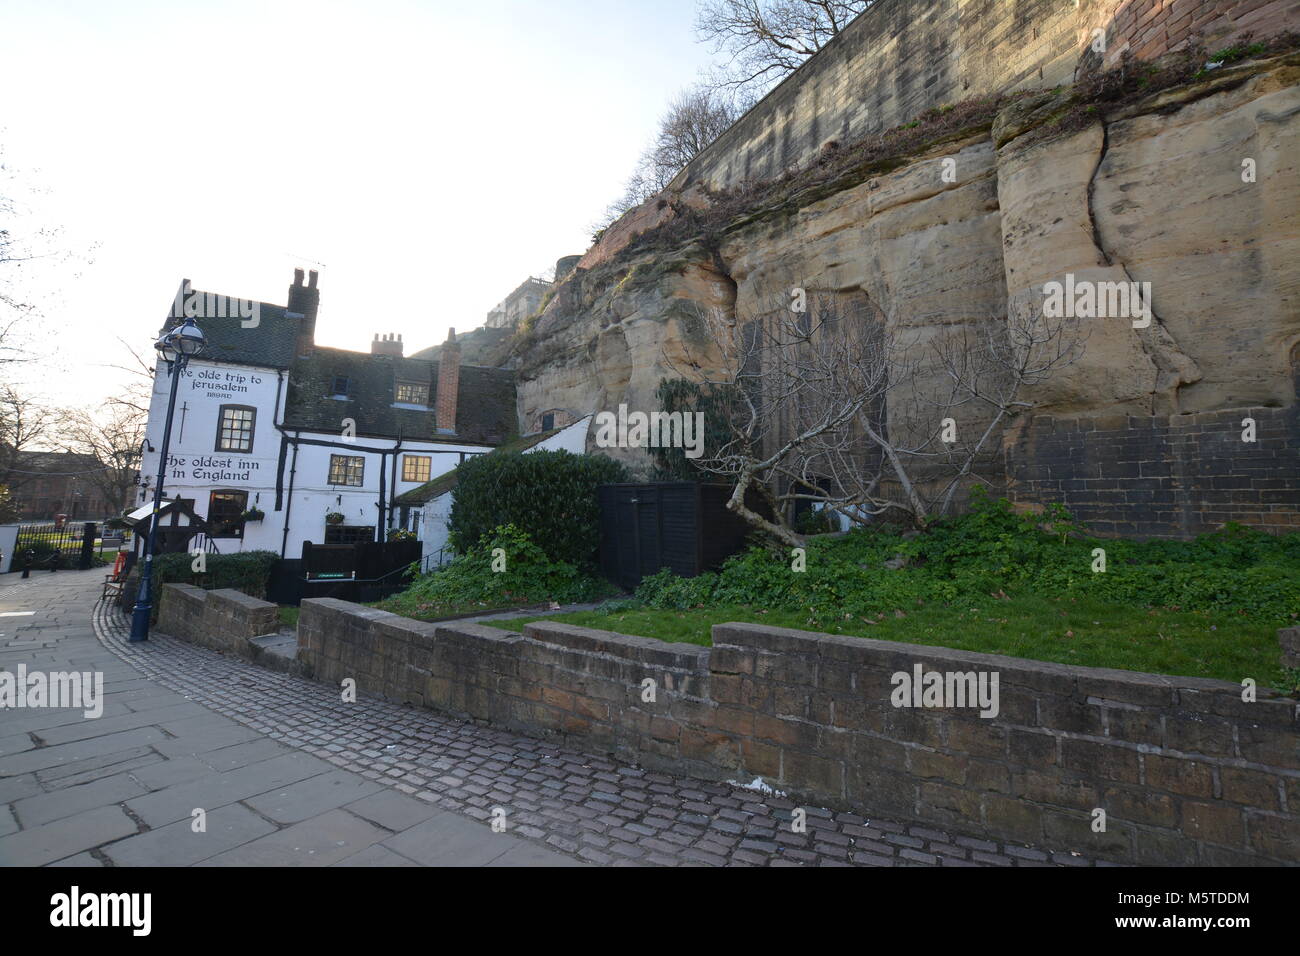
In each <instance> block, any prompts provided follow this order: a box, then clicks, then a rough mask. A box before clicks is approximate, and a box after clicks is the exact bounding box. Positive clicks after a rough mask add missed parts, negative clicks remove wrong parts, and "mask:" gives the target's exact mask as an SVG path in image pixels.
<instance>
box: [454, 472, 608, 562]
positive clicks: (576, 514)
mask: <svg viewBox="0 0 1300 956" xmlns="http://www.w3.org/2000/svg"><path fill="white" fill-rule="evenodd" d="M456 475H457V478H456V490H455V491H453V492H452V504H451V516H450V518H449V519H448V523H447V527H448V531H449V537H450V541H451V545H452V547H453V548H455V549H456V551H457V552H465V551H468V550H469V549H470V548H472V547H474V546H475V545H476V544H477V543H478V542H479V541H480V540H481V539H482V538H483V536H484V535H487V534H490V533H491V532H492V531H493V530H494V529H496V528H498V527H500V526H502V525H514V526H515V527H516V528H517V529H518V530H519V531H521V532H523V533H524V534H525V535H527V536H528V538H530V539H531V540H532V541H533V542H536V544H537V545H538V546H540V547H541V548H542V550H543V551H545V553H546V554H547V555H548V556H549V557H550V558H551V559H552V560H554V561H557V562H561V563H565V564H572V565H575V566H576V567H579V568H583V569H591V568H593V567H594V566H595V562H596V550H597V548H598V547H599V545H600V508H599V506H598V504H597V502H596V486H597V485H603V484H608V483H611V482H618V481H627V480H628V475H627V469H626V468H624V467H623V465H621V464H620V463H619V462H616V461H614V460H613V459H612V458H606V457H605V456H603V455H573V454H570V453H569V452H566V451H538V452H531V453H528V454H522V453H518V452H509V453H501V452H494V453H493V454H490V455H480V456H478V457H475V458H470V459H468V460H466V461H465V462H464V463H463V464H461V466H460V467H459V468H458V469H457V470H456Z"/></svg>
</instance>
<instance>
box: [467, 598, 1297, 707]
mask: <svg viewBox="0 0 1300 956" xmlns="http://www.w3.org/2000/svg"><path fill="white" fill-rule="evenodd" d="M898 610H899V611H901V612H902V613H903V615H904V616H903V617H897V616H895V613H891V614H887V615H882V616H880V617H879V618H877V619H876V622H875V623H872V624H868V623H867V620H869V619H868V618H861V617H853V618H851V619H848V620H843V621H841V622H838V623H829V624H825V625H823V626H817V625H816V624H815V623H814V621H813V620H811V619H810V618H809V616H808V614H807V613H806V612H800V611H791V610H780V609H775V610H763V609H761V608H755V607H752V606H746V605H724V606H721V607H710V608H690V609H687V610H680V611H675V610H667V609H661V608H649V607H645V606H641V605H632V606H622V607H618V606H616V607H614V608H612V609H609V610H594V611H579V612H576V613H573V614H560V615H554V616H544V615H535V616H529V617H523V618H515V619H511V620H505V621H492V622H488V623H490V624H491V626H492V627H499V628H503V629H506V630H513V631H522V630H523V626H524V624H526V623H528V622H530V621H536V620H552V621H563V622H566V623H569V624H577V625H581V626H583V627H594V628H599V629H601V630H606V631H617V632H619V633H621V634H630V635H633V636H636V637H653V638H657V639H658V640H661V641H670V642H674V643H677V642H680V643H687V644H699V645H703V646H706V647H707V646H709V645H710V644H711V643H712V641H711V639H710V633H711V632H710V628H712V626H713V625H714V624H724V623H726V622H728V621H742V622H747V623H756V624H770V625H772V626H774V627H792V628H799V629H803V630H816V631H820V632H823V633H830V634H845V635H852V636H855V637H871V638H877V639H879V640H885V641H900V642H903V643H909V644H925V645H929V646H934V647H951V648H956V649H959V650H967V651H982V652H984V653H986V654H1005V655H1007V656H1010V657H1025V658H1029V659H1031V660H1036V661H1052V662H1055V663H1058V664H1078V665H1083V666H1087V667H1116V668H1121V669H1124V670H1134V671H1147V672H1151V673H1157V674H1177V675H1182V676H1186V677H1214V678H1219V679H1222V680H1229V681H1234V682H1236V681H1240V680H1241V679H1242V678H1243V677H1254V678H1255V679H1256V680H1258V681H1260V682H1261V684H1262V683H1265V682H1268V683H1270V684H1272V685H1275V686H1279V687H1280V686H1281V683H1282V680H1283V675H1282V673H1281V668H1280V667H1279V665H1278V663H1277V658H1278V644H1277V636H1276V632H1275V631H1274V630H1272V629H1271V628H1268V627H1262V626H1260V625H1259V624H1258V623H1252V622H1250V621H1247V620H1246V619H1244V618H1243V617H1242V616H1241V615H1235V614H1230V613H1224V612H1217V613H1216V612H1209V611H1182V610H1179V611H1175V610H1171V609H1168V608H1150V609H1140V608H1130V607H1122V606H1117V605H1115V604H1114V603H1113V602H1109V601H1101V600H1096V599H1089V598H1083V597H1058V598H1051V597H1041V596H1036V595H1022V596H1020V597H1015V598H1009V599H1006V600H1003V599H994V598H990V599H989V600H988V601H986V602H980V603H979V604H978V605H974V604H972V605H970V606H953V605H926V606H921V607H914V608H911V609H908V610H903V609H901V608H900V609H898Z"/></svg>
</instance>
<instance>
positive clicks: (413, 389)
mask: <svg viewBox="0 0 1300 956" xmlns="http://www.w3.org/2000/svg"><path fill="white" fill-rule="evenodd" d="M394 400H395V401H396V402H397V403H398V404H399V405H428V404H429V386H428V385H418V384H416V383H415V382H398V383H397V389H396V395H395V399H394Z"/></svg>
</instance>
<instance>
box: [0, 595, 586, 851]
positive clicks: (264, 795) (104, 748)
mask: <svg viewBox="0 0 1300 956" xmlns="http://www.w3.org/2000/svg"><path fill="white" fill-rule="evenodd" d="M102 573H103V572H102V571H85V572H58V573H57V574H54V575H49V576H48V577H33V578H30V579H28V580H27V581H23V582H21V583H18V582H16V581H15V578H16V577H17V576H15V575H6V576H5V577H4V578H0V615H4V616H0V669H3V670H8V671H11V672H12V671H14V670H16V668H17V667H18V665H20V664H22V665H25V666H26V668H27V669H28V671H29V672H30V671H33V670H41V671H44V672H51V671H83V672H84V671H93V672H98V673H99V674H100V675H102V677H103V681H104V700H103V714H102V715H101V716H100V717H98V718H88V717H86V716H85V712H84V710H81V709H76V708H45V707H39V708H38V707H33V708H18V709H4V710H0V866H96V867H97V866H191V865H222V866H303V865H306V866H328V865H333V864H339V865H349V866H353V865H360V866H392V865H398V866H420V865H458V866H476V865H489V864H495V863H498V862H501V861H504V862H503V864H502V865H535V866H548V865H571V864H572V863H573V862H574V861H573V860H572V858H570V857H568V856H565V855H563V854H561V853H558V852H556V851H555V850H552V849H548V848H545V847H538V846H536V845H532V844H529V843H528V842H526V841H524V840H521V839H519V838H518V837H516V836H513V835H511V834H509V833H508V832H507V833H494V832H493V831H492V830H491V828H490V827H488V826H485V825H483V824H481V823H477V822H474V821H470V820H468V819H467V818H465V817H461V816H459V815H456V814H451V813H448V812H447V811H445V810H441V809H439V808H437V807H434V806H431V805H430V804H428V803H427V802H423V801H420V800H417V799H414V798H412V797H410V796H407V795H404V794H399V793H396V792H394V791H392V790H391V789H389V788H388V787H387V786H386V785H385V784H384V783H379V782H376V781H374V780H370V779H367V778H366V777H364V776H363V775H361V774H360V773H357V772H356V771H352V770H345V769H340V768H339V767H336V766H335V765H333V764H331V763H329V762H328V761H326V760H323V759H321V758H320V757H317V756H312V755H310V754H308V753H305V752H303V751H302V750H301V749H298V748H294V747H292V746H289V745H288V744H286V743H282V742H280V741H277V740H274V739H271V738H270V737H269V736H267V735H266V734H265V733H264V732H260V731H257V730H253V729H250V728H249V727H247V726H245V725H243V724H241V723H239V722H237V721H235V720H233V719H231V718H230V717H229V716H226V715H223V714H220V713H217V712H216V711H214V710H212V709H211V708H210V707H208V706H205V705H204V704H202V703H199V702H198V701H196V700H195V699H194V698H193V697H192V696H190V695H187V694H185V693H181V692H178V691H177V690H175V689H171V688H168V687H165V686H162V685H161V684H160V683H158V682H157V681H155V680H153V679H151V678H149V677H146V676H144V675H142V673H141V672H140V671H139V670H138V669H137V668H136V667H134V666H133V665H131V664H130V663H128V662H127V661H125V660H124V659H123V657H122V655H121V654H120V653H116V652H114V651H113V650H112V649H111V648H110V647H108V646H106V645H105V643H104V642H102V641H101V640H100V639H99V637H98V636H97V633H96V630H95V628H94V626H93V624H92V615H93V613H94V612H95V609H96V605H97V598H98V596H99V588H100V584H101V582H102V580H103V579H102ZM100 611H101V613H105V612H107V609H106V608H100ZM37 635H39V639H37ZM214 656H219V655H214ZM375 798H379V799H378V800H376V799H375ZM368 800H369V801H371V802H366V801H368ZM354 808H355V810H354ZM196 811H199V812H200V813H201V817H202V826H201V827H200V826H197V825H196V819H197V817H198V814H196ZM417 828H419V829H418V832H417V833H416V834H414V835H413V837H412V838H411V839H408V840H407V841H406V844H405V845H406V846H407V854H406V855H403V854H402V853H401V852H400V851H398V850H395V849H392V848H390V847H386V846H384V845H383V844H384V843H385V841H388V840H391V839H394V838H397V837H401V836H402V835H403V834H404V833H405V832H406V831H410V830H416V829H417ZM449 846H455V847H458V848H462V849H463V853H462V855H461V857H460V858H459V859H455V858H452V857H450V856H449V855H448V854H447V852H446V850H445V848H446V847H449ZM363 851H368V852H366V853H365V855H361V854H362V853H363Z"/></svg>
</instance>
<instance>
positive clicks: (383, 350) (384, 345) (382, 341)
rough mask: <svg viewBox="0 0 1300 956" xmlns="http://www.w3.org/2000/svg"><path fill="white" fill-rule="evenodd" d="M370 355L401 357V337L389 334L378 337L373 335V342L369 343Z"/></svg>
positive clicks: (376, 334)
mask: <svg viewBox="0 0 1300 956" xmlns="http://www.w3.org/2000/svg"><path fill="white" fill-rule="evenodd" d="M370 354H371V355H390V356H393V357H394V358H401V357H402V336H401V334H394V333H392V332H390V333H389V334H388V335H385V336H383V337H382V338H381V337H380V336H379V333H378V332H376V333H375V338H374V341H372V342H371V343H370Z"/></svg>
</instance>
